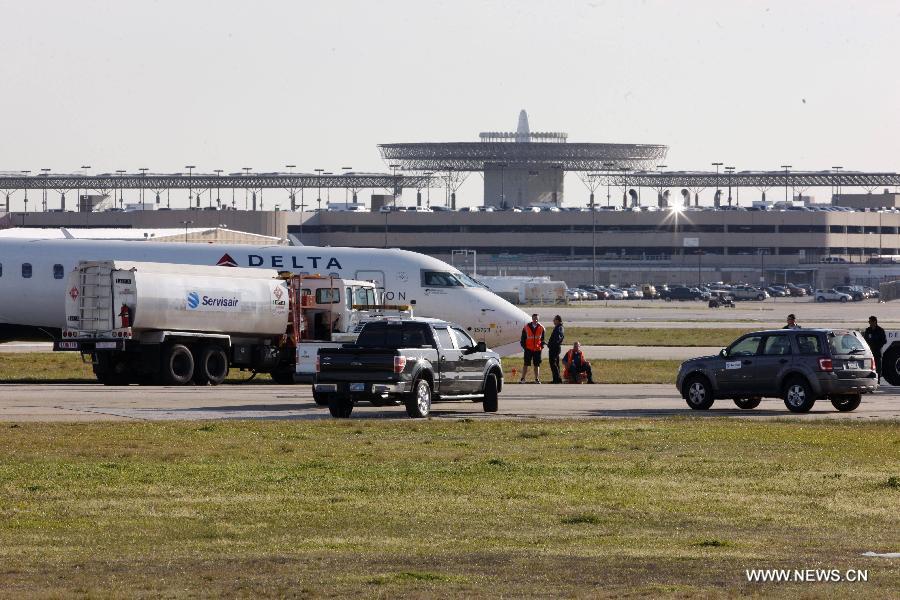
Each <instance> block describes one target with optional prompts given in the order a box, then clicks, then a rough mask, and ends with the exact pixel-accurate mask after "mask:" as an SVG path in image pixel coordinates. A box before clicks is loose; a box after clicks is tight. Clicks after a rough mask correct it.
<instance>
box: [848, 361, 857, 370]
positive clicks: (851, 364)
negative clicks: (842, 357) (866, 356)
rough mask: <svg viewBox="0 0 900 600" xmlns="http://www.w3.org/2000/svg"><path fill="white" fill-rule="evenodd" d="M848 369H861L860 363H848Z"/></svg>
mask: <svg viewBox="0 0 900 600" xmlns="http://www.w3.org/2000/svg"><path fill="white" fill-rule="evenodd" d="M847 368H848V369H858V368H859V363H858V362H848V363H847Z"/></svg>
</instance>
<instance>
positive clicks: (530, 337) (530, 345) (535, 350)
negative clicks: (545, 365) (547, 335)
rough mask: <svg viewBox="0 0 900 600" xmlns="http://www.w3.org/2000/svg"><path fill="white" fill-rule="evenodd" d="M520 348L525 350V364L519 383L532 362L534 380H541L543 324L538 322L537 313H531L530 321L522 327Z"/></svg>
mask: <svg viewBox="0 0 900 600" xmlns="http://www.w3.org/2000/svg"><path fill="white" fill-rule="evenodd" d="M519 344H520V345H521V346H522V350H524V351H525V361H524V362H525V364H524V365H523V367H522V379H520V380H519V383H525V377H527V376H528V367H529V366H531V365H532V364H534V382H535V383H540V382H541V350H542V349H543V348H544V326H543V325H541V324H540V323H539V322H538V315H537V313H534V314H533V315H531V323H526V324H525V327H523V328H522V337H521V338H520V340H519Z"/></svg>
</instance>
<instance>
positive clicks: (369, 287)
mask: <svg viewBox="0 0 900 600" xmlns="http://www.w3.org/2000/svg"><path fill="white" fill-rule="evenodd" d="M290 287H291V298H292V304H291V306H292V316H291V322H292V323H296V324H299V325H298V326H297V327H295V328H292V333H293V341H294V345H295V347H296V360H295V372H294V378H293V379H294V381H295V382H307V383H308V382H312V380H313V378H314V377H315V373H316V357H317V356H318V352H319V350H320V349H321V348H339V347H340V346H341V345H343V344H352V343H354V342H356V339H357V338H358V337H359V333H360V331H362V328H363V326H364V325H365V324H366V323H368V322H370V321H374V320H379V319H383V318H385V317H401V318H410V317H412V316H413V311H412V308H411V307H410V306H408V305H398V304H383V303H382V300H383V296H382V293H381V290H380V289H379V288H378V287H377V284H376V282H375V281H361V280H355V279H342V278H339V277H333V276H329V277H323V276H321V275H295V276H292V277H290Z"/></svg>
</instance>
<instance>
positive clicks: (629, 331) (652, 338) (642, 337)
mask: <svg viewBox="0 0 900 600" xmlns="http://www.w3.org/2000/svg"><path fill="white" fill-rule="evenodd" d="M757 330H758V328H757V329H752V328H736V329H711V328H703V327H698V328H693V329H683V328H669V329H664V328H659V329H650V328H646V329H639V328H621V327H566V343H567V344H574V343H575V342H576V341H579V342H581V343H582V344H584V345H587V346H718V347H724V346H727V345H728V344H730V343H731V342H733V341H734V340H736V339H737V338H738V337H740V336H742V335H744V334H745V333H747V332H749V331H757ZM548 335H549V334H548Z"/></svg>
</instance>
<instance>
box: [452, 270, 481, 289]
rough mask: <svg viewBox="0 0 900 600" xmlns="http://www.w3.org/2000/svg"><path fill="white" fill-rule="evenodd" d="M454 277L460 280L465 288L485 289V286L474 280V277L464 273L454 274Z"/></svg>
mask: <svg viewBox="0 0 900 600" xmlns="http://www.w3.org/2000/svg"><path fill="white" fill-rule="evenodd" d="M454 275H456V277H458V278H459V279H461V280H462V282H463V283H464V284H465V285H466V287H480V288H484V289H487V286H486V285H484V284H483V283H481V282H480V281H478V280H477V279H475V278H474V277H470V276H468V275H466V274H465V273H454Z"/></svg>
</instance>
